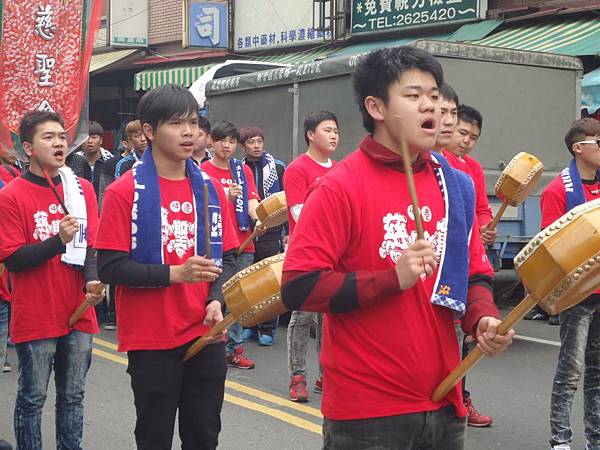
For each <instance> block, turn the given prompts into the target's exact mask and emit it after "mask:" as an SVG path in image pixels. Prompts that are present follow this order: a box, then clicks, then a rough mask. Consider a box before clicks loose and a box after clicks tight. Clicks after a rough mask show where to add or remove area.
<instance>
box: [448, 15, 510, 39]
mask: <svg viewBox="0 0 600 450" xmlns="http://www.w3.org/2000/svg"><path fill="white" fill-rule="evenodd" d="M503 23H504V20H503V19H494V20H484V21H482V22H475V23H468V24H466V25H463V26H462V27H460V28H459V29H458V30H456V31H455V32H454V33H452V34H451V35H450V37H448V40H449V41H453V42H463V41H476V40H479V39H483V38H485V37H486V36H487V35H488V34H490V33H491V32H492V31H494V30H495V29H496V28H498V27H499V26H500V25H502V24H503Z"/></svg>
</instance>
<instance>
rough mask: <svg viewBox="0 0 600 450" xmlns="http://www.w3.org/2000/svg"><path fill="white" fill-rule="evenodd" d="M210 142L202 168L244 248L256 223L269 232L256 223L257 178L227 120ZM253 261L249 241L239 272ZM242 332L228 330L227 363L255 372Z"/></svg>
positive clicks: (237, 327) (216, 127) (240, 257)
mask: <svg viewBox="0 0 600 450" xmlns="http://www.w3.org/2000/svg"><path fill="white" fill-rule="evenodd" d="M210 140H211V142H212V147H213V158H212V159H210V160H208V161H205V162H204V163H202V165H201V166H200V167H202V169H203V170H205V171H206V173H207V174H209V175H210V176H211V177H213V178H214V179H215V180H217V181H219V182H220V183H221V187H222V188H223V190H224V192H225V193H226V195H227V204H228V208H229V215H230V217H231V221H232V223H233V226H234V228H235V232H236V234H237V238H238V241H239V243H240V244H242V243H243V242H244V241H245V240H246V239H247V238H248V237H249V236H250V234H251V233H252V227H253V223H256V226H257V227H258V230H260V234H264V231H266V230H265V229H264V228H262V227H261V226H260V224H259V223H257V222H256V221H257V216H256V207H257V206H258V201H259V199H260V197H259V196H258V193H257V192H256V184H255V183H254V177H253V176H252V171H251V170H250V168H249V167H248V166H246V165H245V164H243V163H242V162H241V161H240V160H238V159H236V158H234V154H235V151H236V149H237V145H238V142H239V140H240V132H239V130H238V129H237V127H236V126H235V125H234V124H232V123H231V122H226V121H224V120H223V121H221V122H218V123H217V124H215V125H214V126H212V127H211V129H210ZM253 260H254V242H253V241H250V243H249V244H248V245H247V246H246V248H245V249H244V251H243V252H242V253H241V254H240V255H238V256H237V258H236V263H235V264H236V271H238V272H239V271H240V270H243V269H245V268H246V267H248V266H250V265H251V264H252V262H253ZM242 332H243V327H242V326H241V325H240V324H239V323H238V322H235V323H234V324H233V325H232V326H231V327H229V332H228V334H227V345H226V346H225V352H226V355H227V363H228V364H229V365H230V366H232V367H237V368H238V369H253V368H254V361H252V360H251V359H250V358H247V357H246V355H244V347H243V346H242Z"/></svg>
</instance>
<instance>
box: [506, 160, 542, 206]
mask: <svg viewBox="0 0 600 450" xmlns="http://www.w3.org/2000/svg"><path fill="white" fill-rule="evenodd" d="M543 170H544V165H543V164H542V162H541V161H540V160H539V159H537V158H536V157H535V156H533V155H530V154H529V153H525V152H521V153H518V154H517V155H516V156H515V157H514V158H513V159H512V160H511V161H510V162H509V163H508V165H507V166H506V168H505V169H504V170H503V171H502V174H501V175H500V177H499V178H498V181H497V182H496V187H495V192H496V196H497V197H498V198H499V199H500V200H502V202H505V203H508V204H509V205H511V206H517V205H519V204H521V203H523V202H524V201H525V199H526V198H527V196H528V195H529V193H530V192H531V190H532V189H533V188H534V186H535V185H536V184H537V182H538V181H539V179H540V177H541V176H542V172H543Z"/></svg>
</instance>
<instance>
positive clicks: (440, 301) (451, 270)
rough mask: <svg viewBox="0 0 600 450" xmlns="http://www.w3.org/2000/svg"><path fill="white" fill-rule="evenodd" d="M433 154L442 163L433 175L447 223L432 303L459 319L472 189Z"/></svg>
mask: <svg viewBox="0 0 600 450" xmlns="http://www.w3.org/2000/svg"><path fill="white" fill-rule="evenodd" d="M432 156H433V158H434V160H435V161H436V162H437V163H438V164H439V165H440V166H441V168H436V169H435V174H436V177H437V180H438V185H439V187H440V190H441V191H442V195H443V197H444V204H445V208H446V219H447V222H448V225H447V232H446V245H445V246H443V252H442V257H441V260H440V263H439V270H438V274H437V279H436V281H435V285H434V288H433V296H432V298H431V303H433V304H435V305H440V306H445V307H446V308H450V309H451V310H452V311H454V313H455V316H456V317H458V318H460V317H462V316H463V315H464V313H465V311H466V308H467V291H468V284H469V276H468V274H469V239H470V236H471V228H472V226H473V220H474V217H475V190H474V186H473V180H472V179H471V178H470V177H469V176H468V175H466V174H464V173H462V172H460V171H459V170H456V169H453V168H452V167H451V166H450V164H449V163H448V161H447V160H446V158H444V157H443V156H442V155H440V154H439V153H432Z"/></svg>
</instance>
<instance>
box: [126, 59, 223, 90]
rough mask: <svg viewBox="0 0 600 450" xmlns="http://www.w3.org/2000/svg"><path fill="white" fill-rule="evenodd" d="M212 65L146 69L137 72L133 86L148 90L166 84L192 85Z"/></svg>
mask: <svg viewBox="0 0 600 450" xmlns="http://www.w3.org/2000/svg"><path fill="white" fill-rule="evenodd" d="M212 66H214V64H204V65H202V66H186V67H171V68H169V69H154V70H144V71H143V72H138V73H136V74H135V79H134V81H133V87H134V89H135V90H136V91H142V90H143V91H146V90H148V89H152V88H155V87H158V86H163V85H165V84H177V85H179V86H185V87H190V86H191V85H192V83H193V82H194V81H196V80H197V79H198V78H200V77H201V76H202V74H204V73H205V72H206V71H207V70H208V69H210V68H211V67H212Z"/></svg>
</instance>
